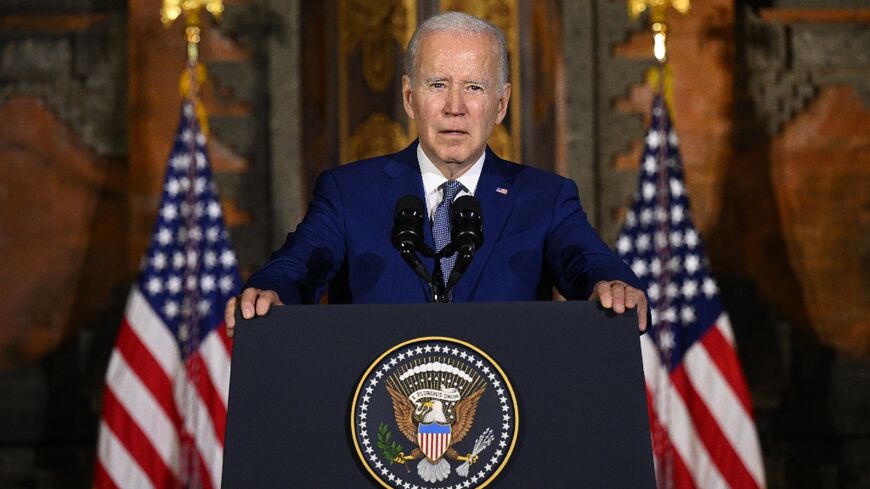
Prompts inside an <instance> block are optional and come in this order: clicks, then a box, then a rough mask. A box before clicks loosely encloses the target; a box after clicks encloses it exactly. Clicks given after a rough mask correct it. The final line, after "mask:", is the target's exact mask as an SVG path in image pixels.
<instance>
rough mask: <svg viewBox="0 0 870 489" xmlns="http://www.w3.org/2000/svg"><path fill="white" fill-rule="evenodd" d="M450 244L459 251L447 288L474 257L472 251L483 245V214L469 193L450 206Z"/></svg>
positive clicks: (478, 203)
mask: <svg viewBox="0 0 870 489" xmlns="http://www.w3.org/2000/svg"><path fill="white" fill-rule="evenodd" d="M450 221H451V223H450V234H451V236H450V244H451V246H453V247H455V249H456V250H457V251H458V252H459V253H458V255H457V256H456V263H455V264H454V265H453V270H451V271H450V278H449V279H448V280H447V286H446V288H447V290H450V289H452V288H453V287H454V286H455V285H456V283H457V282H459V279H460V278H462V275H463V274H464V273H465V270H467V269H468V265H470V264H471V259H472V258H474V252H475V251H477V250H478V249H480V247H481V246H482V245H483V214H482V213H481V211H480V202H479V201H478V200H477V199H475V198H474V197H472V196H470V195H463V196H462V197H459V198H458V199H456V200H455V201H453V205H452V206H451V207H450Z"/></svg>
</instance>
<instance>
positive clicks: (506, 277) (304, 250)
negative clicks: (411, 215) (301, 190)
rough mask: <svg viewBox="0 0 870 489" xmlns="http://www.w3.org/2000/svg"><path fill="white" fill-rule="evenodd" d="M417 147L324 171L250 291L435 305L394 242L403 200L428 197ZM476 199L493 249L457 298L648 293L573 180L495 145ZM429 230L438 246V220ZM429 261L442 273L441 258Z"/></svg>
mask: <svg viewBox="0 0 870 489" xmlns="http://www.w3.org/2000/svg"><path fill="white" fill-rule="evenodd" d="M416 147H417V143H416V142H415V143H414V144H411V145H410V146H409V147H408V148H406V149H404V150H402V151H400V152H398V153H395V154H392V155H386V156H380V157H377V158H372V159H369V160H363V161H358V162H355V163H351V164H348V165H344V166H340V167H337V168H333V169H331V170H327V171H325V172H323V173H322V174H321V175H320V177H319V178H318V180H317V184H316V187H315V190H314V199H313V200H312V202H311V203H310V206H309V209H308V213H307V214H306V215H305V218H304V219H303V221H302V223H300V224H299V226H298V228H297V229H296V232H295V233H292V234H291V235H290V236H289V237H288V239H287V242H286V243H285V244H284V246H282V247H281V249H279V250H278V251H277V252H275V254H274V255H273V256H272V258H271V260H270V261H269V262H268V263H266V265H265V266H264V267H263V268H262V269H261V270H260V271H258V272H257V273H255V274H254V275H253V276H251V278H250V280H249V281H248V283H247V287H257V288H260V289H268V290H274V291H275V292H277V293H278V295H279V296H280V297H281V300H282V301H283V302H284V303H286V304H298V303H316V302H318V301H319V300H320V297H321V296H322V294H323V292H324V291H325V289H326V286H327V284H328V286H329V287H328V290H329V300H330V302H332V303H345V302H354V303H409V302H426V301H427V297H428V294H429V291H428V286H427V285H426V284H425V283H424V282H423V281H422V280H420V279H419V278H418V277H417V276H416V275H415V274H414V272H413V271H411V269H410V268H409V267H408V265H407V264H406V263H405V261H404V260H402V258H401V256H400V255H399V253H398V252H397V251H396V250H395V249H394V248H393V246H392V244H391V242H390V231H391V228H392V225H393V212H394V209H395V205H396V202H397V201H398V200H399V198H400V197H402V196H405V195H409V194H410V195H416V196H418V197H420V198H421V199H423V200H424V201H425V198H424V195H423V180H422V178H421V176H420V166H419V163H418V162H417V153H416ZM474 196H475V197H476V198H477V199H478V200H479V201H480V205H481V212H482V215H483V232H484V243H483V246H482V247H481V248H480V249H479V250H478V251H477V253H476V254H475V255H474V259H473V261H472V262H471V265H470V266H469V267H468V270H467V271H466V272H465V275H464V276H463V277H462V279H461V280H460V281H459V283H458V284H457V286H456V288H455V289H454V293H453V300H454V302H465V301H519V300H537V299H543V300H549V299H551V298H552V287H553V286H556V288H557V289H558V290H559V292H560V293H562V295H564V296H565V297H567V298H569V299H587V298H588V297H589V295H590V294H591V293H592V287H593V285H594V284H595V283H596V282H598V281H599V280H622V281H624V282H626V283H628V284H630V285H632V286H634V287H637V288H641V287H640V284H639V281H638V280H637V277H635V275H634V274H633V273H632V271H631V269H630V268H629V267H628V266H626V265H625V264H624V263H623V262H622V261H621V260H620V259H619V258H618V257H617V256H616V255H614V253H613V252H612V251H611V250H610V249H609V248H608V247H607V246H606V245H605V244H604V243H603V242H602V241H601V239H600V238H599V237H598V234H597V233H596V232H595V230H593V229H592V227H591V226H590V225H589V222H588V221H587V219H586V214H585V213H584V212H583V209H582V207H581V206H580V199H579V196H578V192H577V186H576V185H575V184H574V182H573V181H571V180H569V179H566V178H564V177H561V176H558V175H554V174H552V173H548V172H545V171H541V170H538V169H535V168H532V167H528V166H524V165H518V164H515V163H510V162H507V161H504V160H502V159H501V158H499V157H498V156H496V155H495V154H494V153H493V152H492V151H491V150H490V149H489V148H487V150H486V159H485V160H484V164H483V171H482V173H481V175H480V180H479V182H478V184H477V189H475V191H474ZM423 228H424V233H425V238H426V241H427V243H429V245H430V246H432V226H431V223H430V222H429V220H428V217H427V220H426V222H425V224H424V226H423ZM424 264H425V266H426V267H427V269H428V270H432V267H433V262H432V260H431V259H424ZM641 290H642V288H641Z"/></svg>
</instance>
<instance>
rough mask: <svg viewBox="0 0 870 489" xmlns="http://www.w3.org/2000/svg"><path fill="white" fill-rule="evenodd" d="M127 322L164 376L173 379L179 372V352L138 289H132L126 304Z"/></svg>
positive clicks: (174, 342) (169, 334)
mask: <svg viewBox="0 0 870 489" xmlns="http://www.w3.org/2000/svg"><path fill="white" fill-rule="evenodd" d="M126 316H127V322H128V323H129V324H130V326H131V327H132V328H133V331H135V332H136V336H137V337H138V338H139V340H140V341H142V343H143V344H144V345H145V347H146V348H147V349H148V352H149V353H151V355H153V356H154V359H155V360H156V361H157V363H159V364H160V366H161V368H162V369H163V372H164V374H165V375H166V376H167V377H169V378H170V379H174V378H175V376H176V374H177V372H178V371H179V370H181V351H180V350H179V349H178V343H176V341H175V338H174V337H173V336H172V333H170V332H169V330H168V329H166V325H164V324H163V320H162V319H160V317H159V316H157V313H156V312H154V309H153V308H152V307H151V305H150V304H149V303H148V301H147V300H146V299H145V297H144V296H143V295H142V292H141V291H140V290H139V287H135V286H134V287H133V288H132V290H131V291H130V298H129V299H128V303H127V314H126Z"/></svg>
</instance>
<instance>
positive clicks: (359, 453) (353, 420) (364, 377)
mask: <svg viewBox="0 0 870 489" xmlns="http://www.w3.org/2000/svg"><path fill="white" fill-rule="evenodd" d="M424 341H444V342H451V343H456V344H459V345H462V346H464V347H466V348H468V349H471V350H474V351H475V352H477V353H478V354H479V355H480V356H482V357H483V358H485V359H486V360H487V361H488V362H489V363H490V364H491V365H492V366H493V367H495V369H496V371H497V372H498V373H499V375H500V376H501V379H502V380H503V381H504V383H505V386H507V389H508V392H510V393H511V404H512V405H513V408H514V432H513V436H512V437H511V444H510V446H509V447H508V450H507V453H505V456H504V459H503V460H502V461H501V463H500V464H499V466H498V468H497V469H496V470H495V471H494V472H493V473H492V475H491V476H489V478H488V479H486V480H485V481H483V482H482V483H481V484H480V485H479V486H475V487H477V488H483V487H486V486H488V485H489V484H490V483H491V482H492V481H494V480H495V479H496V477H498V475H499V474H500V473H501V471H502V470H503V469H504V467H505V465H507V462H508V460H510V458H511V455H512V454H513V452H514V445H516V443H517V435H518V434H519V430H520V410H519V407H518V406H517V396H516V393H515V392H514V387H513V385H512V384H511V381H510V379H508V376H507V374H505V372H504V370H502V368H501V365H499V364H498V363H496V361H495V360H493V359H492V357H490V356H489V355H487V354H486V352H484V351H483V350H481V349H480V348H478V347H476V346H474V345H472V344H471V343H468V342H467V341H463V340H460V339H456V338H451V337H449V336H421V337H419V338H414V339H410V340H408V341H404V342H402V343H399V344H398V345H396V346H394V347H392V348H390V349H389V350H387V351H386V352H384V353H383V354H381V356H379V357H378V358H377V359H375V361H374V362H372V364H371V365H369V368H367V369H366V371H365V373H363V375H362V377H361V378H360V381H359V384H357V386H356V391H355V392H354V393H353V405H352V406H351V409H350V432H351V435H352V436H351V437H352V438H353V447H354V449H355V450H356V454H357V457H359V459H360V461H362V463H363V466H364V467H365V468H366V471H368V473H369V474H371V476H372V477H373V478H374V479H375V480H376V481H378V482H379V483H380V484H381V485H382V486H384V487H386V488H387V489H393V486H391V485H389V484H387V483H386V482H384V481H383V480H381V478H380V476H378V474H376V473H375V471H374V470H372V468H371V467H370V466H369V463H368V460H366V457H365V455H363V453H362V449H360V446H359V442H358V441H357V432H356V414H357V413H356V406H357V400H358V399H359V393H360V391H362V388H363V384H365V382H366V380H368V378H369V374H371V373H372V370H374V369H375V366H377V365H378V364H379V363H380V362H381V360H383V359H384V358H387V357H388V356H390V354H392V353H393V352H395V351H396V350H398V349H400V348H404V347H406V346H408V345H411V344H414V343H420V342H424Z"/></svg>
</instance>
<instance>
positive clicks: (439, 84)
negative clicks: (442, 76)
mask: <svg viewBox="0 0 870 489" xmlns="http://www.w3.org/2000/svg"><path fill="white" fill-rule="evenodd" d="M429 87H430V88H444V83H442V82H432V83H430V84H429Z"/></svg>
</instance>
